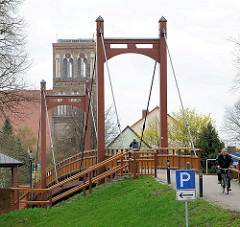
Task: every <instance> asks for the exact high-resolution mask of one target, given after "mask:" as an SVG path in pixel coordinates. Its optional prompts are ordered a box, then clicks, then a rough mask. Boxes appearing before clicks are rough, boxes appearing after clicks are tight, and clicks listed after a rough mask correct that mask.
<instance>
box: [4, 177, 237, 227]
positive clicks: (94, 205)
mask: <svg viewBox="0 0 240 227" xmlns="http://www.w3.org/2000/svg"><path fill="white" fill-rule="evenodd" d="M98 189H99V190H97V191H95V192H94V193H93V194H91V195H88V196H86V197H82V198H79V197H80V196H81V195H80V194H78V195H75V196H74V197H72V198H71V199H69V200H66V201H64V202H62V203H59V204H58V205H57V206H55V207H54V208H53V209H51V210H44V209H29V210H20V211H14V212H10V213H8V214H4V215H2V216H0V226H4V227H5V226H84V227H86V226H114V227H115V226H185V205H184V202H178V201H176V194H175V191H174V190H173V189H171V188H169V187H168V186H167V185H161V184H160V183H158V182H157V181H156V180H155V179H154V178H151V177H140V178H138V179H136V180H133V179H125V180H122V181H119V182H118V183H116V184H112V185H109V186H107V187H105V186H99V187H98ZM188 204H189V206H188V208H189V226H204V227H205V226H239V225H240V216H239V213H237V212H235V213H234V212H230V211H228V210H224V209H221V208H220V207H218V206H213V205H211V204H209V203H208V202H206V201H202V200H196V201H193V202H189V203H188Z"/></svg>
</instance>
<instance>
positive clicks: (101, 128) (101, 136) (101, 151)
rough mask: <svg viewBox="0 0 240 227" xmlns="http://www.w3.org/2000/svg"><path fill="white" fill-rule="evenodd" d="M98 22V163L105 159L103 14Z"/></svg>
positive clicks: (100, 170) (102, 169) (102, 181)
mask: <svg viewBox="0 0 240 227" xmlns="http://www.w3.org/2000/svg"><path fill="white" fill-rule="evenodd" d="M96 22H97V33H96V34H97V37H96V39H97V42H96V47H97V87H98V89H97V90H98V95H97V97H98V102H97V103H98V108H97V114H98V117H97V122H98V124H97V129H98V130H97V134H98V143H97V149H98V163H100V162H102V161H104V159H105V110H104V109H105V106H104V105H105V104H104V62H105V59H104V52H103V45H102V38H101V32H102V36H103V37H104V20H103V18H102V17H101V16H99V17H98V18H97V19H96ZM103 172H104V167H102V168H99V171H98V173H99V174H101V173H103ZM99 183H100V184H101V183H104V180H100V181H99Z"/></svg>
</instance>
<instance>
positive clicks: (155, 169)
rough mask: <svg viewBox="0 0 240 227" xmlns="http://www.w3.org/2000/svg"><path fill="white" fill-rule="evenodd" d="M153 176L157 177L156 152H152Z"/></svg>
mask: <svg viewBox="0 0 240 227" xmlns="http://www.w3.org/2000/svg"><path fill="white" fill-rule="evenodd" d="M154 177H157V152H156V153H154Z"/></svg>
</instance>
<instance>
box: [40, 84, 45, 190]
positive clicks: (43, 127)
mask: <svg viewBox="0 0 240 227" xmlns="http://www.w3.org/2000/svg"><path fill="white" fill-rule="evenodd" d="M43 90H44V92H45V94H46V82H45V81H44V80H42V81H41V186H42V188H46V108H45V100H44V95H43Z"/></svg>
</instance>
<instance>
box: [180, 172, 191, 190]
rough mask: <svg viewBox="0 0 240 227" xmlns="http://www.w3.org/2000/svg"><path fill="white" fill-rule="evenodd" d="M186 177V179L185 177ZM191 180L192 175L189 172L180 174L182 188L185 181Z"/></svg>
mask: <svg viewBox="0 0 240 227" xmlns="http://www.w3.org/2000/svg"><path fill="white" fill-rule="evenodd" d="M184 176H185V177H184ZM189 180H190V174H189V173H187V172H181V173H180V183H181V187H183V182H184V181H189Z"/></svg>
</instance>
